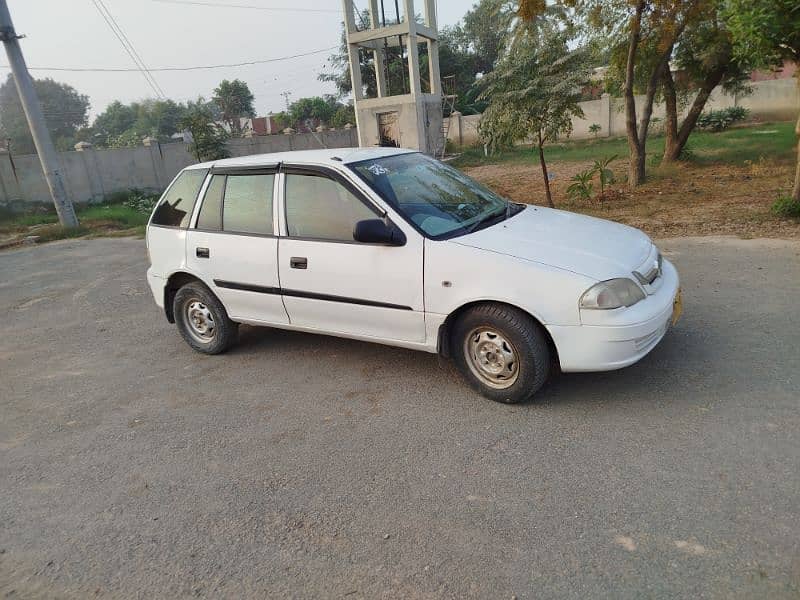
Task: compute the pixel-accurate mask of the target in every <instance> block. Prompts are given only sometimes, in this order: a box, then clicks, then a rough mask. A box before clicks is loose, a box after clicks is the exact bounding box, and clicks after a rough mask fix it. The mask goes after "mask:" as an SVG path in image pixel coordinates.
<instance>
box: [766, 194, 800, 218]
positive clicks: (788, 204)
mask: <svg viewBox="0 0 800 600" xmlns="http://www.w3.org/2000/svg"><path fill="white" fill-rule="evenodd" d="M772 212H774V213H775V214H776V215H778V216H781V217H790V218H792V219H800V202H797V201H796V200H794V199H792V197H791V196H789V195H788V194H787V195H785V196H778V198H777V199H776V200H775V203H774V204H773V205H772Z"/></svg>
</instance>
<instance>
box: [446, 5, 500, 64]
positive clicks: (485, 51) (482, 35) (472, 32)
mask: <svg viewBox="0 0 800 600" xmlns="http://www.w3.org/2000/svg"><path fill="white" fill-rule="evenodd" d="M514 16H515V15H514V6H513V3H512V2H509V0H479V1H478V2H476V3H475V4H473V5H472V8H471V9H470V10H469V11H468V12H467V13H466V14H465V15H464V19H463V20H464V25H463V27H462V35H463V39H464V41H466V43H467V44H468V45H469V47H470V49H471V50H472V53H473V55H474V57H475V69H476V71H475V73H484V74H486V73H489V72H490V71H493V70H494V67H495V65H496V64H497V61H498V60H499V59H500V57H501V56H502V54H503V51H504V49H505V45H506V38H507V37H508V31H509V28H510V27H511V24H512V21H513V19H514ZM442 72H443V73H444V71H442ZM473 75H474V73H473ZM473 79H474V78H473Z"/></svg>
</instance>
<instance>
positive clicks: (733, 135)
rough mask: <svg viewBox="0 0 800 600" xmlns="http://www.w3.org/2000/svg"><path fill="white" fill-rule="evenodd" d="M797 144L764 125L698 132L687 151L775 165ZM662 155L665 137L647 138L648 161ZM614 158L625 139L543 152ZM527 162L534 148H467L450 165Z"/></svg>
mask: <svg viewBox="0 0 800 600" xmlns="http://www.w3.org/2000/svg"><path fill="white" fill-rule="evenodd" d="M796 144H797V138H796V137H795V134H794V123H766V124H763V125H757V126H754V127H741V128H735V129H728V130H727V131H722V132H720V133H710V132H702V131H697V132H695V133H693V134H692V136H691V137H690V138H689V143H688V144H687V148H688V149H689V150H690V151H691V154H692V162H695V163H699V164H710V163H726V164H734V165H741V164H744V163H745V162H747V161H754V162H755V161H758V160H760V159H761V158H762V157H763V158H765V159H772V160H778V161H783V160H791V159H792V158H793V157H794V149H795V145H796ZM663 152H664V137H663V136H661V135H658V136H650V138H649V139H648V140H647V154H648V159H650V158H651V157H658V158H660V157H661V154H663ZM614 154H617V155H619V157H620V158H624V157H627V156H628V142H627V141H626V139H625V138H612V139H596V140H594V139H593V140H580V141H574V142H564V143H559V144H550V145H548V146H547V147H546V148H545V159H546V160H547V161H565V162H584V161H590V160H594V159H597V158H602V157H606V156H612V155H614ZM529 162H534V163H537V164H538V162H539V157H538V155H537V154H536V152H535V148H533V147H531V146H517V147H515V148H512V149H511V150H506V151H503V152H498V153H495V154H492V155H490V156H488V157H485V156H484V155H483V148H469V149H467V150H465V151H464V152H463V153H462V154H461V155H460V156H459V157H458V158H456V159H455V160H454V161H453V162H452V163H451V164H453V166H456V167H459V168H464V167H476V166H479V165H496V164H502V163H509V164H515V163H516V164H519V163H529Z"/></svg>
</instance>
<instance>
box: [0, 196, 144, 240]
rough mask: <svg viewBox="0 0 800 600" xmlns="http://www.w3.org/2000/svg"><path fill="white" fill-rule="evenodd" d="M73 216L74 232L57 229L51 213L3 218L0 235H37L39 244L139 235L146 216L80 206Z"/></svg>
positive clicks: (111, 206)
mask: <svg viewBox="0 0 800 600" xmlns="http://www.w3.org/2000/svg"><path fill="white" fill-rule="evenodd" d="M76 213H77V215H78V221H80V226H79V227H76V228H74V229H64V228H63V227H61V226H60V225H59V224H58V216H57V215H56V214H55V211H48V212H42V213H35V214H27V215H25V214H23V215H9V214H4V215H3V217H2V218H1V219H0V234H5V235H14V234H20V235H22V234H30V235H38V236H39V237H40V238H41V241H50V240H55V239H63V238H74V237H82V236H85V235H113V234H114V233H116V232H120V231H125V232H128V233H131V234H134V235H141V234H143V233H144V227H145V225H146V224H147V219H148V218H149V216H150V215H149V214H144V213H141V212H138V211H136V210H135V209H133V208H131V207H128V206H125V205H123V204H95V205H89V206H82V207H79V208H78V209H77V211H76ZM37 226H38V227H37ZM31 228H33V229H31Z"/></svg>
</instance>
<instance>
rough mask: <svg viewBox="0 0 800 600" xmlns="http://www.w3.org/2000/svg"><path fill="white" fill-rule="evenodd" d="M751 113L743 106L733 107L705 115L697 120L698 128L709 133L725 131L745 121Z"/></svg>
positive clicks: (712, 111)
mask: <svg viewBox="0 0 800 600" xmlns="http://www.w3.org/2000/svg"><path fill="white" fill-rule="evenodd" d="M749 113H750V111H749V110H747V109H746V108H744V107H742V106H731V107H729V108H723V109H721V110H711V111H709V112H706V113H703V114H702V115H700V116H699V117H698V119H697V127H699V128H700V129H704V130H707V131H723V130H725V129H727V128H728V127H730V126H731V125H732V124H733V123H735V122H736V121H743V120H744V119H746V118H747V115H748V114H749Z"/></svg>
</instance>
